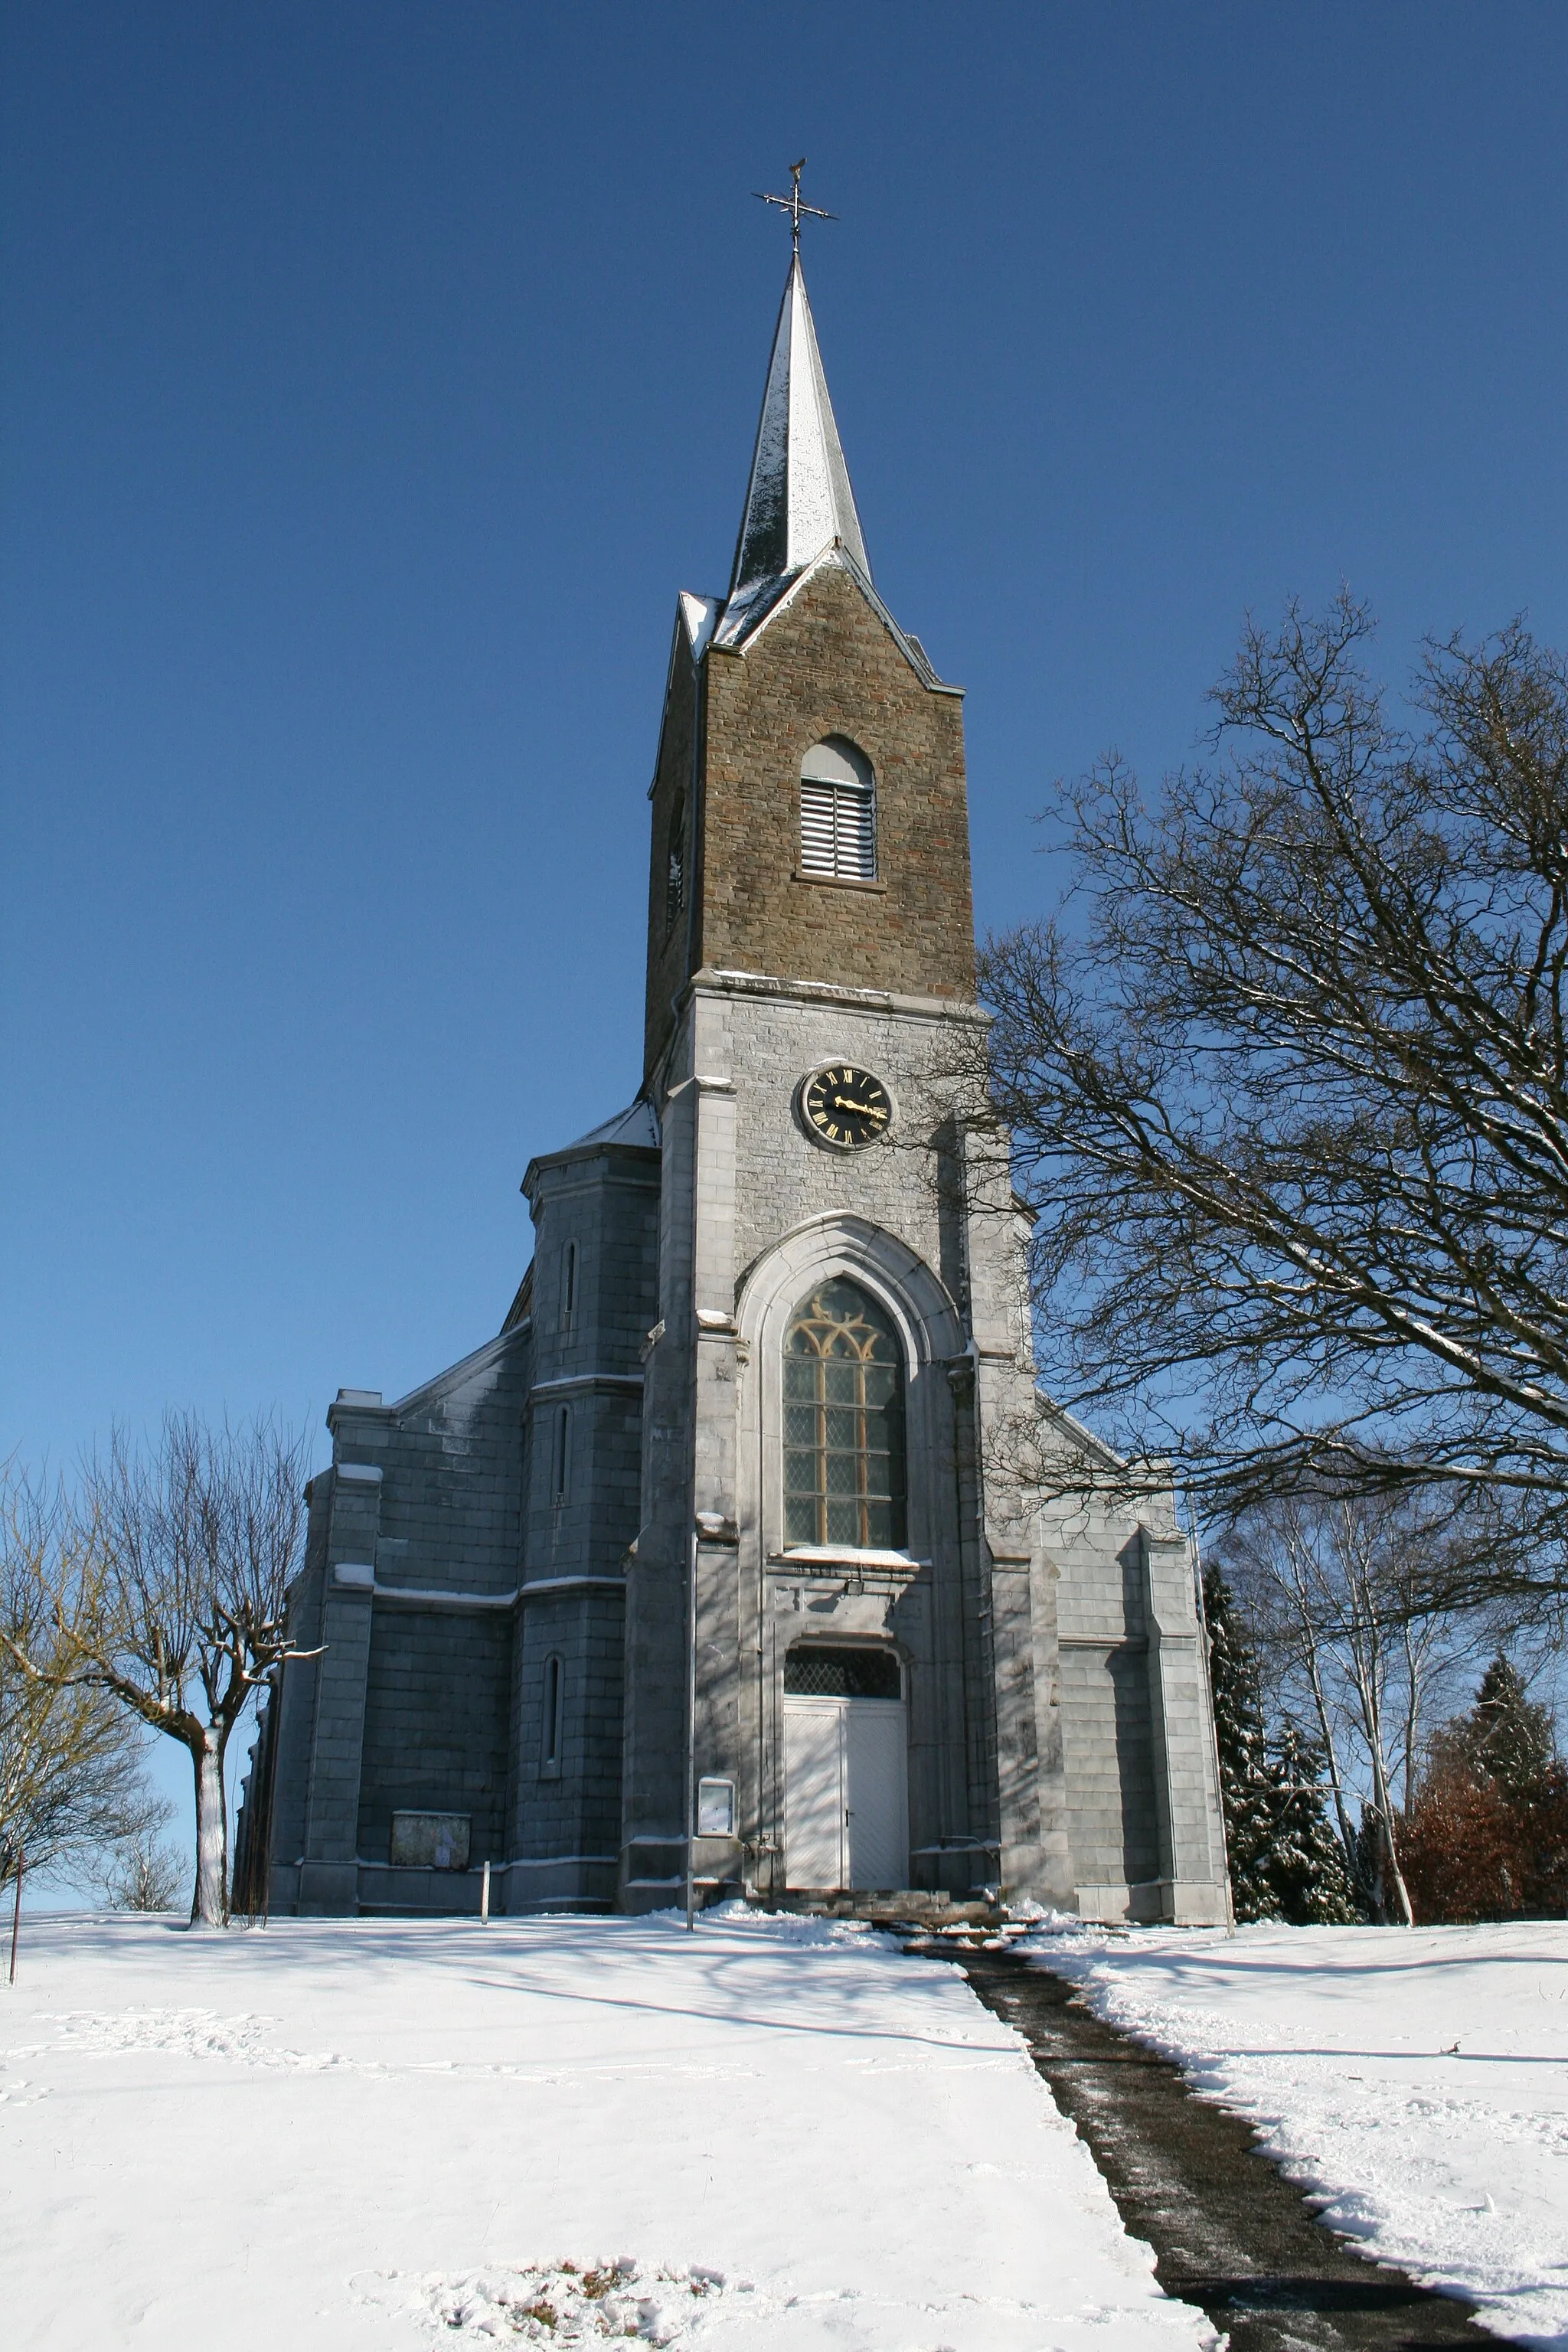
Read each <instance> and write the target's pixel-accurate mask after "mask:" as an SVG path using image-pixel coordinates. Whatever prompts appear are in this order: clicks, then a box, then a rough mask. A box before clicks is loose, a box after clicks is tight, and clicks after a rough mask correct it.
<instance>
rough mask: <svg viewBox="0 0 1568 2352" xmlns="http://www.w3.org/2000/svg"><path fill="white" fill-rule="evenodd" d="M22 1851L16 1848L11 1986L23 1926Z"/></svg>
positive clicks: (8, 1980) (9, 1978)
mask: <svg viewBox="0 0 1568 2352" xmlns="http://www.w3.org/2000/svg"><path fill="white" fill-rule="evenodd" d="M22 1862H23V1853H22V1849H21V1847H20V1846H18V1847H17V1848H16V1900H15V1901H14V1903H13V1904H12V1906H11V1973H10V1976H9V1977H8V1978H7V1979H6V1981H7V1983H9V1984H15V1983H16V1933H17V1930H18V1928H19V1927H21V1925H22Z"/></svg>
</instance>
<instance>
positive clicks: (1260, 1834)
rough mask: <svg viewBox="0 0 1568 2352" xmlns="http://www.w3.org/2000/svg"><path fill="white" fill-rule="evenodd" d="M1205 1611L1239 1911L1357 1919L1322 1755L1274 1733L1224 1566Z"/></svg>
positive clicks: (1256, 1915)
mask: <svg viewBox="0 0 1568 2352" xmlns="http://www.w3.org/2000/svg"><path fill="white" fill-rule="evenodd" d="M1204 1614H1205V1619H1206V1621H1207V1624H1208V1637H1209V1674H1210V1678H1211V1681H1212V1684H1213V1688H1214V1711H1215V1734H1216V1737H1217V1741H1218V1746H1219V1779H1220V1796H1221V1801H1222V1802H1223V1805H1224V1808H1225V1834H1226V1853H1227V1855H1228V1858H1229V1862H1230V1883H1231V1893H1232V1897H1233V1900H1234V1902H1235V1906H1236V1916H1237V1918H1238V1919H1244V1920H1245V1919H1284V1920H1288V1921H1289V1922H1290V1923H1291V1924H1292V1925H1293V1926H1297V1927H1306V1926H1309V1925H1314V1926H1315V1925H1319V1924H1325V1925H1331V1924H1336V1923H1341V1922H1345V1921H1349V1920H1352V1919H1355V1918H1356V1917H1358V1916H1360V1915H1359V1913H1358V1911H1357V1907H1356V1904H1355V1900H1354V1896H1353V1895H1352V1889H1351V1882H1350V1878H1349V1874H1348V1873H1347V1871H1346V1868H1345V1863H1344V1857H1343V1855H1342V1853H1341V1852H1340V1843H1339V1840H1338V1838H1337V1837H1336V1836H1335V1834H1334V1832H1333V1829H1332V1827H1331V1824H1330V1821H1329V1815H1328V1805H1327V1801H1326V1791H1325V1790H1324V1788H1323V1785H1322V1769H1323V1768H1322V1758H1321V1755H1320V1754H1319V1753H1318V1751H1317V1749H1316V1748H1313V1747H1312V1746H1311V1744H1310V1742H1309V1741H1308V1740H1306V1739H1304V1738H1302V1737H1301V1735H1300V1732H1298V1731H1297V1730H1296V1729H1295V1728H1294V1727H1293V1726H1290V1725H1287V1726H1286V1727H1284V1728H1283V1730H1282V1731H1281V1733H1280V1735H1279V1738H1278V1740H1276V1741H1272V1742H1271V1741H1270V1739H1269V1737H1268V1723H1267V1720H1266V1717H1265V1715H1264V1708H1263V1681H1262V1676H1261V1675H1260V1674H1259V1672H1258V1654H1257V1652H1256V1650H1255V1649H1254V1647H1253V1644H1252V1642H1251V1640H1250V1638H1249V1636H1248V1633H1247V1626H1246V1623H1245V1622H1244V1620H1243V1618H1242V1615H1241V1612H1240V1611H1239V1610H1238V1608H1237V1603H1236V1598H1235V1595H1234V1594H1233V1593H1232V1591H1231V1590H1230V1587H1229V1586H1228V1585H1227V1584H1226V1580H1225V1579H1224V1577H1223V1576H1222V1575H1221V1574H1220V1572H1219V1570H1217V1569H1215V1568H1210V1569H1205V1571H1204Z"/></svg>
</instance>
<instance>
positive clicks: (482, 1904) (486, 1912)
mask: <svg viewBox="0 0 1568 2352" xmlns="http://www.w3.org/2000/svg"><path fill="white" fill-rule="evenodd" d="M489 1924H490V1866H489V1862H488V1861H487V1862H486V1864H485V1874H484V1877H483V1879H482V1880H481V1881H480V1883H479V1925H480V1927H489Z"/></svg>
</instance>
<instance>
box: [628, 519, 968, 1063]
mask: <svg viewBox="0 0 1568 2352" xmlns="http://www.w3.org/2000/svg"><path fill="white" fill-rule="evenodd" d="M829 735H847V737H848V738H849V739H850V740H851V741H852V742H855V743H857V744H858V746H859V748H860V750H861V751H863V752H864V753H865V755H866V757H867V758H868V760H869V761H870V762H871V765H872V768H873V770H874V772H875V775H876V789H877V835H878V845H877V879H876V880H875V882H873V883H869V884H866V883H849V882H834V881H829V880H820V879H815V878H813V879H804V878H803V877H801V874H800V870H799V869H800V765H801V761H802V759H803V758H804V757H805V753H806V752H807V751H809V750H810V749H811V747H812V745H813V744H814V743H819V742H821V741H822V740H824V739H825V738H826V737H827V736H829ZM693 780H695V788H694V781H693ZM682 802H683V803H684V804H685V806H686V809H687V811H688V813H689V814H688V831H689V832H690V831H691V829H692V824H693V819H692V816H691V814H690V812H691V811H692V810H693V808H694V809H695V818H694V824H695V839H694V840H693V841H692V843H691V845H690V853H689V854H690V856H691V860H692V865H693V867H694V870H693V871H692V872H691V873H690V875H689V891H690V894H691V907H690V919H689V921H688V922H686V923H684V924H682V923H679V922H678V923H677V924H676V925H675V926H674V927H673V929H671V928H670V927H669V926H668V924H667V922H666V919H665V918H666V898H665V891H666V886H667V881H668V845H669V839H670V833H671V822H672V818H673V817H674V815H675V814H676V810H677V806H678V803H682ZM649 910H650V916H651V918H652V930H653V934H654V936H656V937H657V938H658V942H659V945H658V950H654V949H653V945H652V940H651V938H650V954H649V963H648V1002H647V1024H646V1039H647V1066H648V1067H649V1068H650V1069H651V1068H652V1067H653V1066H654V1065H655V1063H656V1062H657V1061H658V1056H659V1055H660V1053H661V1052H662V1051H663V1048H664V1046H665V1045H666V1043H667V1042H668V1037H669V1034H670V1032H671V1028H672V1024H673V1019H674V1013H673V1001H674V999H675V998H676V997H677V995H678V994H679V989H680V987H681V985H682V984H683V982H685V981H686V980H688V979H689V978H690V976H691V974H692V973H693V972H695V971H697V970H699V969H700V967H702V966H707V967H708V968H710V969H711V970H717V971H749V972H756V973H773V974H779V975H786V974H787V976H788V977H789V978H790V979H792V980H795V981H817V982H826V983H828V984H829V985H836V986H840V987H849V988H876V989H887V990H890V991H893V992H899V993H903V994H909V995H916V996H921V997H935V998H938V999H952V1000H955V1001H957V1002H960V1003H971V1002H973V996H974V916H973V904H972V900H971V895H970V881H969V814H968V803H967V799H966V796H965V786H964V767H963V701H962V698H961V697H960V695H959V694H958V692H957V691H956V690H955V689H953V688H932V687H929V686H927V685H926V684H925V682H924V681H923V679H921V677H919V676H918V675H917V673H916V672H915V670H914V669H913V668H912V667H910V662H909V660H908V659H907V657H906V656H905V655H904V653H903V652H902V650H901V649H900V646H899V644H898V642H897V640H896V639H895V638H894V637H893V635H891V634H890V632H889V629H888V627H887V625H886V624H885V623H884V621H883V620H882V619H881V617H880V615H879V614H878V613H877V611H876V610H875V609H874V607H873V606H872V605H871V604H869V603H868V601H867V599H866V597H865V595H864V594H863V593H862V592H861V590H860V588H859V586H858V584H857V583H856V581H855V580H854V578H853V577H852V576H851V574H850V573H849V572H847V571H846V570H844V569H843V568H842V566H840V565H838V564H836V563H832V562H829V563H826V564H824V565H822V566H821V567H820V568H819V569H817V570H816V571H815V572H811V573H810V574H809V575H808V576H807V577H806V579H805V581H804V582H803V583H802V584H801V585H800V587H799V588H798V589H797V590H796V591H795V594H794V595H793V596H792V597H790V598H788V599H786V600H785V602H784V604H783V605H782V606H781V608H780V609H779V611H778V612H777V613H776V614H774V615H773V618H772V619H771V620H769V621H768V622H767V623H766V625H764V626H763V628H762V629H761V630H760V631H759V632H758V634H757V635H755V636H754V637H753V638H752V640H751V641H750V643H749V644H748V645H747V646H746V648H745V650H744V651H743V652H741V653H731V652H725V651H722V650H721V649H719V648H717V647H714V648H712V649H710V651H709V652H708V654H707V656H705V658H704V660H703V662H702V664H701V666H700V670H699V671H698V672H696V673H694V672H693V671H692V667H691V664H690V660H689V655H688V654H687V652H686V650H685V648H684V646H683V645H681V644H680V643H679V640H678V643H677V646H676V651H675V655H674V658H673V661H672V665H671V683H670V690H669V693H668V697H667V699H666V708H665V722H664V730H663V735H662V739H661V745H660V753H659V761H658V769H657V772H656V777H655V785H654V793H653V824H652V879H651V886H650V893H649Z"/></svg>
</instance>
